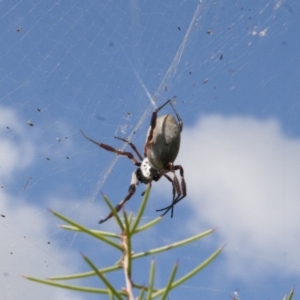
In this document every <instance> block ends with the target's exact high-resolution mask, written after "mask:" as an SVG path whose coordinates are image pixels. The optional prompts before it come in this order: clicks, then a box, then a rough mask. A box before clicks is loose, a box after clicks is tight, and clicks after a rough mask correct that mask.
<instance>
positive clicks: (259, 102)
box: [0, 0, 300, 299]
mask: <svg viewBox="0 0 300 300" xmlns="http://www.w3.org/2000/svg"><path fill="white" fill-rule="evenodd" d="M0 5H1V18H0V23H1V28H2V31H1V34H0V36H1V41H2V43H1V45H2V47H1V50H0V61H1V64H0V82H1V87H2V88H1V94H0V124H1V127H0V133H1V139H0V145H1V146H0V149H1V152H0V153H1V157H0V158H1V161H0V185H1V189H0V193H1V201H0V209H1V211H0V213H1V215H2V217H1V219H0V221H1V223H0V224H1V226H0V228H1V234H2V240H3V243H2V245H1V253H3V255H2V260H3V261H2V264H1V265H2V267H1V268H2V274H3V280H2V281H1V291H4V292H3V295H4V297H6V298H5V299H20V298H22V299H40V298H41V295H42V297H43V299H56V298H57V299H68V298H70V299H94V298H95V299H96V297H95V296H93V295H84V294H77V293H69V292H65V291H61V290H57V289H53V288H50V287H44V286H40V285H37V284H33V283H28V282H27V281H25V280H24V279H22V278H20V274H22V275H23V274H24V275H32V276H38V277H47V276H51V275H58V274H69V273H74V272H79V271H83V270H87V267H86V266H85V265H84V264H83V263H82V262H81V259H80V256H79V254H78V253H79V251H81V252H84V253H86V254H87V255H88V256H89V257H91V258H92V259H93V261H94V262H95V263H98V265H102V264H103V261H105V262H108V261H111V262H112V263H113V262H114V261H115V259H116V257H113V256H112V255H111V253H109V252H108V250H106V249H99V246H98V245H96V244H92V243H90V242H87V240H86V239H85V238H84V237H81V236H79V235H76V234H70V233H68V232H64V231H62V230H60V229H58V228H57V227H56V224H57V220H56V219H55V218H53V217H52V216H51V214H50V213H49V212H48V210H47V208H51V209H53V210H55V211H58V212H60V213H62V214H64V215H66V216H68V217H70V218H73V219H75V220H79V221H80V222H81V223H83V224H84V225H85V226H89V227H95V228H99V227H98V224H97V222H98V221H99V220H100V219H101V218H102V217H105V216H106V214H107V213H108V209H107V207H106V206H105V205H104V204H103V201H102V198H101V194H100V191H103V192H104V193H105V194H106V195H107V196H108V197H109V198H110V199H111V201H112V202H113V203H118V202H119V201H120V200H121V199H122V198H123V197H124V196H125V195H126V193H127V188H128V185H129V183H130V178H131V173H132V172H133V171H134V169H135V167H134V166H133V165H132V163H131V161H129V160H128V159H127V158H120V157H117V156H115V155H113V154H111V153H109V152H106V151H104V150H103V149H100V148H99V147H96V146H95V145H94V144H92V143H90V142H89V141H87V140H86V139H84V137H83V136H82V135H81V134H80V132H79V130H80V129H81V130H83V131H84V132H85V134H87V135H88V136H90V137H91V138H93V139H94V140H97V141H99V142H103V143H106V144H109V145H111V146H113V147H115V148H118V149H125V148H126V147H127V145H126V144H124V143H121V142H120V141H118V140H115V139H114V138H113V137H114V136H120V137H124V138H128V139H129V140H131V141H133V142H134V143H135V145H136V146H137V148H138V149H140V150H142V149H143V145H144V142H145V137H146V133H147V130H148V127H149V121H150V117H151V113H152V111H153V109H154V108H155V107H157V106H158V105H160V104H161V103H163V102H164V101H166V99H172V100H173V101H174V103H176V104H175V105H176V109H177V110H178V112H179V113H180V115H181V117H182V118H183V120H184V129H183V137H182V139H183V140H182V146H181V152H180V154H179V157H178V159H177V161H176V163H178V164H182V165H183V167H184V169H185V175H186V180H187V186H188V196H187V198H186V199H185V200H184V201H182V203H180V204H179V205H178V206H177V207H176V208H175V216H174V218H173V219H172V220H171V219H169V216H167V217H166V218H164V220H163V221H164V223H163V225H161V227H160V228H159V232H157V231H153V232H150V233H149V234H148V235H147V236H146V237H145V240H139V241H136V245H135V246H136V250H137V251H138V250H144V249H145V248H144V247H145V246H146V245H148V246H149V247H153V246H155V245H157V246H159V245H162V244H165V243H168V242H169V243H170V242H173V241H176V240H178V239H180V238H184V237H186V236H187V232H190V234H192V233H194V232H200V231H201V230H205V229H207V228H211V227H214V226H219V227H220V228H224V231H222V230H220V233H219V235H217V238H210V239H208V241H201V242H199V243H198V244H196V245H194V246H192V248H191V252H189V253H186V252H184V249H183V250H179V251H177V252H176V253H175V252H174V254H172V255H169V256H168V257H165V256H163V257H162V258H158V257H157V258H156V260H157V264H158V266H159V265H160V264H161V265H163V268H161V269H159V270H158V275H157V280H158V283H161V285H163V284H164V283H165V278H167V277H168V274H166V270H169V269H170V268H171V266H172V265H173V263H174V262H175V261H176V260H177V259H178V258H180V268H181V269H180V272H185V271H188V270H190V269H191V268H192V267H193V266H195V264H196V263H199V262H200V261H202V260H204V258H206V257H207V255H208V254H209V253H211V252H212V251H213V250H214V249H216V248H217V247H218V246H219V245H220V244H222V243H225V242H228V251H227V252H226V253H225V254H224V256H223V258H220V260H219V261H216V262H215V263H214V265H212V266H209V267H208V269H209V270H208V269H207V270H205V271H204V272H203V275H199V276H198V277H197V276H196V277H195V278H194V279H192V280H191V281H189V282H188V283H187V284H186V285H184V286H183V287H181V288H179V289H178V291H176V293H173V294H171V296H170V299H182V297H187V298H190V299H197V298H199V295H201V296H200V297H201V298H204V299H205V298H207V299H220V297H222V298H225V299H227V298H228V297H229V295H235V296H236V297H237V296H238V295H239V294H240V296H241V299H256V298H261V299H267V298H271V297H272V296H273V297H274V298H275V296H276V298H278V295H279V298H280V297H281V298H282V297H283V295H284V293H287V292H288V290H289V289H291V288H292V287H293V285H294V284H295V283H296V282H299V272H297V270H296V269H293V267H292V265H293V262H294V259H295V254H294V252H293V251H291V250H290V248H294V249H295V253H296V252H297V249H298V250H299V245H298V244H297V245H294V244H293V243H292V242H291V240H294V239H295V237H297V236H298V235H299V232H297V231H293V232H292V233H290V230H291V228H297V227H298V228H299V226H298V225H299V224H298V223H297V222H296V221H293V222H294V223H293V222H292V223H291V221H290V217H289V216H290V215H291V211H297V208H298V206H296V204H295V203H296V201H294V200H290V199H296V198H297V197H296V196H298V195H299V194H300V193H298V190H297V188H295V185H293V184H292V182H293V178H297V175H299V172H298V173H297V171H295V172H294V173H291V174H293V176H292V178H290V177H289V176H288V174H290V165H294V166H295V167H296V166H298V158H297V155H296V154H295V155H294V152H297V150H298V148H297V147H298V143H299V140H298V138H299V133H300V130H299V128H300V127H299V125H298V116H299V101H298V98H297V97H298V95H299V88H298V86H299V85H298V84H297V78H298V76H297V73H298V72H297V70H298V68H297V67H299V66H298V64H299V58H298V56H299V55H298V53H297V52H296V51H295V49H297V47H298V46H299V41H298V40H299V39H298V35H297V34H298V31H299V29H298V28H299V24H295V23H299V21H297V20H296V19H297V18H296V16H297V13H298V12H299V4H298V3H297V2H296V1H283V0H277V1H275V0H264V1H250V2H249V1H235V2H234V3H233V2H232V3H231V2H230V3H228V1H224V0H223V1H204V0H202V1H189V2H185V1H175V2H174V1H167V0H166V1H151V2H147V1H131V2H130V3H123V2H122V1H117V2H116V1H114V2H109V1H100V2H99V1H72V2H63V1H56V2H47V3H46V2H45V1H31V2H29V1H24V0H22V1H11V2H7V1H6V2H4V3H3V2H2V3H1V4H0ZM165 113H172V110H171V109H170V108H164V109H163V111H162V112H161V114H165ZM220 128H221V129H222V130H220ZM238 129H240V130H242V134H240V133H239V132H238ZM235 133H236V137H235V138H232V139H231V137H232V136H234V134H235ZM259 134H261V137H260V139H258V136H259ZM243 136H245V140H246V141H244V140H242V138H243ZM247 140H249V143H250V142H251V141H253V144H251V143H250V145H249V146H248V147H246V146H245V145H248V144H247ZM229 141H230V142H231V145H237V146H236V148H230V147H228V148H227V146H228V145H227V144H226V143H229ZM279 141H280V142H279ZM240 144H241V147H238V146H239V145H240ZM264 144H269V145H270V149H276V153H279V154H278V156H275V158H274V160H271V161H270V162H269V161H267V162H269V164H270V165H273V164H274V162H276V165H277V163H278V164H279V163H280V162H281V159H282V156H284V157H285V159H284V160H283V162H282V164H279V167H278V168H279V169H276V170H275V171H274V172H273V174H275V173H276V172H278V173H279V174H281V175H282V176H283V178H279V179H278V183H277V184H276V186H280V187H281V190H280V193H278V194H280V195H281V198H280V199H279V200H276V199H277V198H276V196H277V195H271V196H272V198H273V196H274V198H273V199H275V200H274V201H275V202H271V203H269V202H268V204H267V206H266V207H265V206H262V205H261V204H259V203H256V202H255V205H257V206H256V207H255V209H254V210H253V211H252V210H251V209H252V207H248V206H246V203H247V202H248V200H246V196H245V195H244V194H238V193H235V192H236V187H239V186H243V187H244V190H247V187H248V185H247V184H246V183H248V182H252V181H251V180H250V179H249V178H248V177H246V178H245V180H241V181H239V180H238V179H239V178H241V174H245V173H246V174H249V173H251V170H252V169H251V168H250V167H249V169H248V165H243V163H244V162H246V161H247V160H248V159H249V160H251V159H253V161H255V162H257V159H256V160H254V158H253V157H252V156H251V155H252V153H254V154H255V153H256V152H259V151H258V150H257V151H256V149H261V148H260V145H264ZM278 145H279V146H278ZM282 145H283V146H282ZM244 148H247V149H251V153H250V154H251V155H250V154H249V153H248V152H246V150H244ZM126 149H127V148H126ZM261 151H267V150H266V149H265V148H263V150H261ZM268 151H271V150H268ZM141 152H142V151H141ZM227 152H228V153H230V154H232V153H234V154H235V160H233V161H232V164H230V162H231V160H230V159H231V157H230V156H226V155H224V153H227ZM270 153H271V154H272V155H273V154H274V153H273V152H272V151H271V152H267V154H266V156H270ZM291 153H293V155H291ZM208 154H209V155H208ZM274 155H275V154H274ZM223 156H224V160H223V159H222V158H223ZM266 156H263V157H264V158H265V157H266ZM237 157H238V158H240V160H237V159H236V158H237ZM259 157H260V156H259ZM288 157H289V159H290V157H296V158H295V161H293V160H289V159H288ZM255 158H257V157H255ZM240 161H242V162H243V163H241V164H240ZM253 161H251V162H250V163H249V164H250V165H251V166H255V165H256V164H255V163H254V162H253ZM237 162H238V163H237ZM265 162H266V159H263V160H262V161H260V166H262V165H265ZM206 163H207V165H206ZM227 163H228V165H227ZM251 163H252V164H251ZM241 166H244V169H242V168H241ZM239 168H241V169H242V170H241V173H238V175H237V177H234V179H232V180H234V185H233V184H232V185H231V184H228V182H227V179H228V181H229V178H231V175H232V173H235V172H234V171H236V170H238V169H239ZM269 169H270V170H273V169H272V168H271V167H270V168H269ZM224 170H226V171H228V172H229V173H226V172H224ZM262 170H264V169H262V168H261V169H260V168H257V169H255V172H254V174H255V175H254V177H259V176H258V175H259V174H266V176H265V177H264V178H263V179H262V180H263V181H264V180H265V178H268V176H267V175H270V174H269V173H267V172H266V173H264V172H263V171H262ZM278 170H279V171H278ZM223 173H224V174H223ZM270 173H271V171H270ZM220 174H221V175H220ZM242 178H243V177H242ZM272 178H273V177H272ZM251 179H252V177H251ZM274 181H275V179H274ZM268 183H269V182H268V181H267V182H265V181H264V184H265V185H266V186H268ZM232 186H235V188H232ZM196 187H199V189H198V190H197V188H196ZM251 187H252V186H251ZM144 188H145V187H143V186H139V188H138V190H137V192H136V194H135V195H134V196H133V197H132V199H131V200H130V201H129V202H128V203H127V204H126V209H127V211H131V210H132V211H136V210H137V207H138V205H139V202H140V199H141V196H140V194H141V192H142V191H143V189H144ZM272 188H273V185H272V187H270V190H271V189H272ZM257 189H258V184H253V190H257ZM217 190H218V191H220V192H219V193H220V194H221V195H220V196H219V195H217V194H216V193H217V192H216V191H217ZM258 190H260V189H258ZM233 191H235V192H233ZM262 194H263V192H262ZM236 195H238V199H237V200H236V202H234V205H233V206H230V205H231V202H230V203H229V202H227V201H228V199H234V198H235V196H236ZM268 195H269V194H268ZM291 195H293V197H291ZM251 196H252V194H251ZM253 196H254V198H256V197H257V199H261V198H260V197H261V196H260V194H259V195H256V194H255V195H253ZM170 197H171V187H170V185H169V182H167V181H166V182H164V181H163V180H161V181H160V182H158V183H155V184H154V185H153V188H152V191H151V197H150V201H149V205H148V207H147V210H146V214H145V216H146V217H145V218H149V219H151V218H154V217H156V216H157V212H156V211H155V210H156V209H158V208H161V207H164V206H166V205H168V204H169V202H170ZM236 197H237V196H236ZM265 198H268V197H267V196H266V197H265ZM252 201H254V200H253V198H251V199H250V201H249V202H252ZM261 202H262V201H261ZM209 203H212V204H213V205H214V207H213V208H211V206H210V205H209ZM238 203H241V204H240V205H241V207H240V206H239V204H238ZM274 203H275V204H274ZM225 205H226V207H224V206H225ZM253 205H254V204H253ZM274 207H277V208H278V209H279V210H280V211H279V213H278V212H277V211H275V208H274ZM244 211H247V212H248V214H247V213H246V212H245V215H244ZM249 211H250V213H249ZM257 211H271V212H270V215H272V212H274V215H275V216H276V217H275V220H276V221H277V223H280V227H279V229H278V228H277V227H272V226H273V224H270V222H271V221H269V222H268V226H266V227H267V228H270V229H269V230H270V231H271V230H273V231H277V232H278V235H279V238H278V240H279V244H280V245H277V246H276V247H275V249H276V250H275V251H274V253H273V252H272V255H271V254H270V255H269V254H267V253H269V252H268V251H269V248H268V246H267V244H270V243H273V242H274V243H275V242H276V238H277V237H276V238H275V237H274V239H270V240H267V239H266V241H265V242H263V238H264V236H263V235H262V236H260V235H258V234H257V233H258V232H260V231H261V230H260V231H259V230H258V229H257V230H255V229H256V227H255V224H253V223H250V222H248V223H247V222H246V221H245V220H246V218H251V219H254V220H255V219H256V220H257V224H258V225H257V226H261V227H259V229H261V228H263V227H264V221H259V220H260V218H258V216H257V214H256V212H257ZM230 212H231V213H232V215H231V214H230ZM221 215H222V217H221ZM227 215H228V219H224V220H223V219H222V218H223V216H224V218H225V217H226V216H227ZM244 216H247V217H244ZM235 218H236V222H234V219H235ZM261 218H262V220H265V219H268V215H267V214H265V215H264V214H263V215H262V216H261ZM291 219H292V218H291ZM294 219H297V218H296V217H295V218H294ZM229 220H232V227H230V226H229V227H226V226H227V225H226V224H227V223H230V224H231V222H229ZM272 220H273V219H272ZM272 222H273V221H272ZM244 223H245V224H246V225H244ZM274 223H275V222H274ZM234 225H236V226H234ZM271 225H272V226H271ZM114 226H115V225H114V222H108V223H105V224H103V228H104V229H105V228H106V229H112V228H113V227H114ZM236 227H239V228H240V231H239V230H238V228H236ZM274 228H275V229H274ZM277 229H278V230H277ZM265 230H266V232H267V233H268V235H270V234H269V231H267V229H265ZM224 232H225V233H224ZM190 234H189V235H190ZM231 236H234V241H237V242H236V243H235V242H232V240H231ZM244 239H246V240H247V242H245V245H244V246H245V248H246V250H245V249H242V250H241V249H240V248H239V245H238V242H240V241H244ZM231 245H233V246H231ZM253 245H260V246H256V247H254V246H253ZM276 251H277V252H278V253H279V254H278V253H277V252H276ZM275 252H276V253H275ZM282 253H283V254H282ZM235 259H236V260H235ZM241 261H242V262H241ZM257 261H258V262H259V263H257V264H259V265H260V267H258V266H255V263H253V262H257ZM278 261H280V263H279V262H278ZM296 266H297V264H295V268H296ZM143 267H144V269H143V268H141V269H143V270H145V269H146V270H148V267H149V261H146V262H145V265H144V266H143ZM283 269H284V270H285V271H286V273H284V274H283V275H282V276H280V272H281V271H282V270H283ZM261 270H263V271H264V272H263V273H264V276H262V277H261V278H259V277H258V276H257V274H258V273H259V274H261V273H262V272H261ZM247 273H249V275H248V274H247ZM137 275H138V276H140V278H144V279H145V282H146V281H147V275H145V274H137ZM283 279H284V280H283ZM258 280H260V281H258ZM88 283H90V284H91V285H95V286H97V285H98V281H94V280H93V279H91V280H90V281H88ZM30 285H32V287H30V288H28V286H30ZM16 286H17V288H16ZM47 297H48V298H47ZM74 297H77V298H74Z"/></svg>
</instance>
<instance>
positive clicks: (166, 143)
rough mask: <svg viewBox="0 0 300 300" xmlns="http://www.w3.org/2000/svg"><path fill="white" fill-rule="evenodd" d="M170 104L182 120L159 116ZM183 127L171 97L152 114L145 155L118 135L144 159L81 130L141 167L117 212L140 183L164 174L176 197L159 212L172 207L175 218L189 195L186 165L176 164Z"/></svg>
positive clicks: (104, 146)
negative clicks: (175, 211)
mask: <svg viewBox="0 0 300 300" xmlns="http://www.w3.org/2000/svg"><path fill="white" fill-rule="evenodd" d="M167 104H170V105H171V107H172V109H173V110H174V112H175V115H176V117H177V120H178V123H177V122H176V120H175V118H174V117H173V116H172V115H169V114H167V115H163V116H160V117H157V113H158V112H159V111H160V110H161V109H162V108H163V107H164V106H166V105H167ZM182 128H183V121H182V119H181V117H180V116H179V114H178V113H177V111H176V110H175V107H174V106H173V104H172V102H171V100H168V101H167V102H165V103H164V104H162V105H161V106H159V107H158V108H157V109H155V110H154V111H153V113H152V117H151V121H150V128H149V130H148V134H147V138H146V143H145V145H144V158H143V157H142V155H141V154H140V153H139V151H138V150H137V148H136V147H135V145H134V144H133V143H131V142H130V141H128V140H127V139H124V138H120V137H115V138H116V139H119V140H121V141H123V142H125V143H127V144H128V145H129V146H130V147H131V149H132V150H133V151H134V153H135V154H136V155H137V156H138V158H139V159H140V162H139V161H138V160H137V159H136V158H135V156H134V155H133V154H132V153H131V152H126V151H121V150H117V149H115V148H113V147H111V146H109V145H106V144H103V143H98V142H96V141H94V140H93V139H91V138H89V137H88V136H87V135H85V133H83V131H81V130H80V132H81V133H82V135H83V136H84V137H85V138H86V139H88V140H89V141H91V142H92V143H94V144H96V145H98V146H99V147H101V148H103V149H105V150H107V151H110V152H113V153H116V154H117V155H122V156H127V157H128V158H129V159H130V160H131V161H132V162H133V164H134V165H135V166H137V167H138V168H137V169H136V170H135V171H134V172H133V173H132V178H131V183H130V186H129V190H128V194H127V196H126V197H125V198H124V199H123V200H122V201H121V202H120V203H119V204H118V205H117V206H116V207H115V210H116V211H117V212H118V211H120V209H121V208H122V207H123V206H124V204H125V203H126V202H127V201H128V200H129V199H130V198H131V197H132V196H133V194H134V193H135V191H136V186H137V185H138V184H139V182H141V183H144V184H150V185H151V182H152V180H154V181H158V180H160V178H161V177H165V178H167V179H168V180H169V181H170V182H171V184H172V195H173V200H172V203H171V204H170V205H168V206H166V207H164V208H161V209H157V210H156V211H163V214H162V216H163V215H165V214H166V213H167V212H168V211H169V210H171V218H172V217H173V212H174V205H175V204H177V203H178V202H179V201H181V200H182V199H183V198H184V197H185V196H186V194H187V192H186V191H187V190H186V183H185V180H184V171H183V168H182V166H181V165H174V161H175V159H176V157H177V155H178V152H179V148H180V134H181V131H182ZM177 170H179V174H180V177H181V182H180V183H179V180H178V178H177V176H176V173H175V172H176V171H177ZM169 172H171V173H173V178H171V177H170V176H169V175H168V174H167V173H169ZM112 216H113V213H112V212H111V213H109V214H108V216H107V217H106V218H105V219H102V220H100V221H99V223H100V224H102V223H104V222H105V221H107V220H108V219H110V218H111V217H112Z"/></svg>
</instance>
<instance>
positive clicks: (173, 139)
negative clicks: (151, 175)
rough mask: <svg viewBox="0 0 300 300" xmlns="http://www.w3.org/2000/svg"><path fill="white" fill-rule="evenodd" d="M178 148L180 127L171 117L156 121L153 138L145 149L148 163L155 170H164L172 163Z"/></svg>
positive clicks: (167, 116) (166, 116) (163, 117)
mask: <svg viewBox="0 0 300 300" xmlns="http://www.w3.org/2000/svg"><path fill="white" fill-rule="evenodd" d="M179 148H180V126H179V125H178V123H177V122H176V120H175V118H174V117H173V116H172V115H164V116H161V117H159V118H157V119H156V126H155V128H154V130H153V138H152V140H151V142H150V144H149V147H148V149H147V158H148V160H149V163H150V164H151V166H152V167H153V168H155V169H156V170H166V169H167V168H168V164H169V163H173V162H174V161H175V159H176V157H177V154H178V152H179Z"/></svg>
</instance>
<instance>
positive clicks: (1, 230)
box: [0, 107, 83, 300]
mask: <svg viewBox="0 0 300 300" xmlns="http://www.w3.org/2000/svg"><path fill="white" fill-rule="evenodd" d="M25 126H26V125H25ZM6 127H8V128H6ZM25 128H26V127H25ZM25 131H26V130H24V126H22V125H21V124H20V122H19V118H18V116H17V115H16V114H15V113H14V112H13V110H10V109H7V108H3V107H1V109H0V184H1V185H4V186H3V187H1V188H0V214H1V217H0V236H1V243H0V253H1V256H0V266H1V267H0V269H1V271H0V276H1V280H0V290H1V299H24V300H26V299H30V300H34V299H41V298H42V299H83V298H82V296H80V295H78V293H76V292H70V291H64V290H61V289H57V288H53V287H48V286H45V285H42V284H38V283H33V282H30V281H28V280H26V279H24V278H23V277H22V275H27V276H35V277H38V278H45V277H49V276H53V275H59V274H71V273H74V272H75V271H76V269H77V268H78V267H77V266H76V264H75V262H77V261H79V260H80V256H79V255H78V253H77V251H76V253H74V251H73V249H71V248H68V249H63V248H62V247H61V243H59V242H55V241H56V240H57V237H56V236H53V231H52V233H50V232H49V228H53V226H54V224H50V222H53V219H54V218H52V219H51V216H49V217H45V215H46V214H47V216H48V215H50V214H49V213H48V212H47V211H45V210H41V209H40V208H38V207H37V206H34V205H28V204H27V203H26V201H25V200H24V199H22V196H20V195H19V196H18V197H17V196H12V195H11V194H10V191H11V190H13V189H12V188H6V185H5V184H3V183H4V182H7V183H9V182H11V181H15V180H14V178H13V175H15V174H16V173H17V172H18V171H20V170H22V169H24V168H25V167H29V166H30V164H31V163H32V156H33V152H34V149H35V147H34V144H33V142H32V140H31V139H30V137H27V136H26V132H25ZM13 192H14V190H13ZM56 222H57V220H56ZM55 230H56V229H55ZM75 293H76V295H75ZM75 296H76V297H77V298H75Z"/></svg>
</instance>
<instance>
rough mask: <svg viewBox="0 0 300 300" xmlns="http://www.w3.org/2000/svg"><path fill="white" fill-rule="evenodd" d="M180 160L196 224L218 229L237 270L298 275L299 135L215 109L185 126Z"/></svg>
mask: <svg viewBox="0 0 300 300" xmlns="http://www.w3.org/2000/svg"><path fill="white" fill-rule="evenodd" d="M176 162H177V163H181V164H182V165H183V167H184V169H185V178H186V181H187V188H188V196H187V198H186V199H185V200H184V202H185V205H189V206H190V207H191V209H192V217H191V218H190V219H191V221H190V223H189V228H190V229H191V230H194V229H195V228H197V230H195V231H196V232H198V231H199V227H201V228H203V226H205V227H206V228H207V227H208V226H210V227H218V228H219V229H218V231H217V234H218V236H219V238H220V241H221V243H227V247H226V248H225V251H224V254H223V256H226V258H227V262H228V271H229V272H230V273H232V274H233V275H237V276H242V275H244V276H248V275H253V274H256V272H260V273H261V272H262V271H263V269H266V270H271V269H272V268H275V269H277V270H278V268H279V269H280V270H281V272H282V271H284V272H286V273H285V274H292V273H297V274H299V270H300V261H299V252H300V242H299V238H298V237H299V231H300V229H299V228H300V218H299V211H300V200H299V199H300V184H299V178H300V140H297V139H292V138H289V137H287V136H285V135H284V133H283V132H282V131H281V128H280V125H279V123H278V122H277V121H275V120H264V121H262V120H257V119H253V118H247V117H244V118H242V117H230V118H229V117H228V118H226V117H221V116H218V115H213V116H208V117H205V118H202V119H201V120H200V121H199V122H198V123H197V124H196V125H195V126H194V127H193V128H187V127H185V129H184V132H183V137H182V146H181V152H180V156H179V158H178V159H177V161H176ZM181 205H182V204H181ZM273 270H274V269H273Z"/></svg>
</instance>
